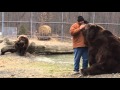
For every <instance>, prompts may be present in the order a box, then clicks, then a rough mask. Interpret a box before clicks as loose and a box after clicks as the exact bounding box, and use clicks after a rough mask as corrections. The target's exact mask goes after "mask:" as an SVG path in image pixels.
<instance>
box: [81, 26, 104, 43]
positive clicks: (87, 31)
mask: <svg viewBox="0 0 120 90" xmlns="http://www.w3.org/2000/svg"><path fill="white" fill-rule="evenodd" d="M103 30H105V29H104V28H103V27H102V26H100V25H96V24H87V25H86V26H85V28H84V30H83V31H82V32H83V35H84V37H85V39H86V41H89V42H90V41H91V42H92V41H94V40H95V38H96V36H97V35H98V34H99V32H101V31H103Z"/></svg>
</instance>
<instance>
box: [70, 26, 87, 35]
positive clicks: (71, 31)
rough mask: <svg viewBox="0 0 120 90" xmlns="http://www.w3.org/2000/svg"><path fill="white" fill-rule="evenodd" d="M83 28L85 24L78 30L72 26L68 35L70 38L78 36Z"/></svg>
mask: <svg viewBox="0 0 120 90" xmlns="http://www.w3.org/2000/svg"><path fill="white" fill-rule="evenodd" d="M84 27H85V24H83V25H81V26H80V27H79V28H77V29H76V28H75V26H74V25H72V26H71V28H70V34H71V35H72V36H74V35H76V34H78V33H79V32H80V31H81V30H82V29H83V28H84Z"/></svg>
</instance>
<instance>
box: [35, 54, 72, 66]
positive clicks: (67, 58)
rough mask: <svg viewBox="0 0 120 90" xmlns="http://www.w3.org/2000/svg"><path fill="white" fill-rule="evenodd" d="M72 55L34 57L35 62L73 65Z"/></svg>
mask: <svg viewBox="0 0 120 90" xmlns="http://www.w3.org/2000/svg"><path fill="white" fill-rule="evenodd" d="M73 59H74V55H73V54H62V55H40V56H39V57H36V58H35V60H37V61H44V62H50V63H68V64H73Z"/></svg>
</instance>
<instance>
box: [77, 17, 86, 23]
mask: <svg viewBox="0 0 120 90" xmlns="http://www.w3.org/2000/svg"><path fill="white" fill-rule="evenodd" d="M77 21H78V22H80V21H85V20H84V18H83V17H82V16H78V19H77Z"/></svg>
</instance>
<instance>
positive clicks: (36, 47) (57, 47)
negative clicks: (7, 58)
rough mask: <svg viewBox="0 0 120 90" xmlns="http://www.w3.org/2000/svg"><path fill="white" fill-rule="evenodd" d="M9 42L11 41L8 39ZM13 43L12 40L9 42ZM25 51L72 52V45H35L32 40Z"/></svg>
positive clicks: (41, 52)
mask: <svg viewBox="0 0 120 90" xmlns="http://www.w3.org/2000/svg"><path fill="white" fill-rule="evenodd" d="M10 42H11V41H10ZM11 43H13V42H11ZM12 47H14V45H13V44H12V46H11V47H10V49H11V50H12V49H13V50H14V48H12ZM27 52H29V53H31V54H33V53H34V54H72V53H73V47H72V46H69V47H68V46H64V45H46V46H44V45H36V44H35V43H34V42H31V43H30V45H29V46H28V49H27Z"/></svg>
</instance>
